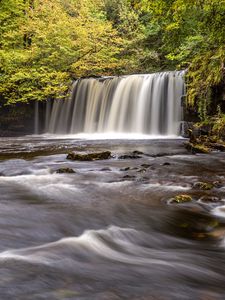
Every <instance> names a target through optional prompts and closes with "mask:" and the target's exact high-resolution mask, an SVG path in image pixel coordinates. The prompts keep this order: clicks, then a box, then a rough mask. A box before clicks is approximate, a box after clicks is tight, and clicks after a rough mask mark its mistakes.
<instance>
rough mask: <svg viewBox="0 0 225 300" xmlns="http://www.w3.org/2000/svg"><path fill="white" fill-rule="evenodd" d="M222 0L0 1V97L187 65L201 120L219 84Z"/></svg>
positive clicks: (223, 72)
mask: <svg viewBox="0 0 225 300" xmlns="http://www.w3.org/2000/svg"><path fill="white" fill-rule="evenodd" d="M224 24H225V0H220V1H218V0H55V1H51V0H0V36H1V40H0V96H1V99H2V100H1V102H7V103H14V102H17V101H23V102H27V101H30V100H46V99H48V98H64V97H66V95H67V91H68V87H69V86H70V84H71V81H72V79H73V78H77V77H80V76H89V75H114V74H127V73H149V72H155V71H161V70H170V69H175V68H178V69H186V70H187V73H186V74H187V75H186V80H187V87H188V89H187V90H188V95H187V104H188V105H189V106H197V109H198V111H199V115H200V117H201V119H207V115H208V114H209V107H210V106H211V105H212V101H214V99H213V92H212V91H213V88H214V87H215V86H218V85H221V86H223V85H225V26H224Z"/></svg>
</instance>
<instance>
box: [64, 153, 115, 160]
mask: <svg viewBox="0 0 225 300" xmlns="http://www.w3.org/2000/svg"><path fill="white" fill-rule="evenodd" d="M110 157H111V152H110V151H103V152H94V153H85V154H83V153H74V152H71V153H69V154H68V155H67V157H66V158H67V159H70V160H79V161H93V160H103V159H109V158H110Z"/></svg>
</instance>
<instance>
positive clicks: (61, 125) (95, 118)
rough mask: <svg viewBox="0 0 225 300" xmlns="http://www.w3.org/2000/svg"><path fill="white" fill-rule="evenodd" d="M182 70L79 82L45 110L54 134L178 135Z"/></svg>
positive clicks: (50, 131) (46, 125) (49, 126)
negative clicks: (67, 95) (64, 97)
mask: <svg viewBox="0 0 225 300" xmlns="http://www.w3.org/2000/svg"><path fill="white" fill-rule="evenodd" d="M183 75H184V72H163V73H155V74H148V75H130V76H123V77H111V78H99V79H95V78H89V79H81V80H78V81H76V82H75V83H74V85H73V89H72V94H71V97H70V99H69V100H66V101H62V100H55V101H54V103H53V105H52V107H49V104H48V107H47V109H46V116H45V126H43V127H45V130H46V132H48V133H53V134H86V135H88V134H107V135H112V134H114V135H127V134H128V135H130V136H132V135H134V136H140V135H145V136H157V137H158V136H173V137H174V136H178V135H179V132H180V121H181V118H182V107H181V98H182V96H183V94H184V79H183Z"/></svg>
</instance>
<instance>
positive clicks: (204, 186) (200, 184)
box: [193, 181, 214, 191]
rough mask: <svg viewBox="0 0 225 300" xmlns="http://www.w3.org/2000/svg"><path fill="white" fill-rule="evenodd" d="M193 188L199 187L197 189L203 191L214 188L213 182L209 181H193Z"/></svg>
mask: <svg viewBox="0 0 225 300" xmlns="http://www.w3.org/2000/svg"><path fill="white" fill-rule="evenodd" d="M193 188H194V189H199V190H204V191H208V190H211V189H213V188H214V184H213V183H210V182H201V181H199V182H195V183H194V184H193Z"/></svg>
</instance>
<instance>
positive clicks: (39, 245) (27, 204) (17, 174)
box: [0, 136, 225, 300]
mask: <svg viewBox="0 0 225 300" xmlns="http://www.w3.org/2000/svg"><path fill="white" fill-rule="evenodd" d="M184 142H185V141H184V140H183V139H174V140H95V141H94V140H81V139H79V140H78V139H77V140H75V139H57V138H53V137H39V136H36V137H25V138H14V139H10V138H4V139H1V140H0V150H1V155H0V159H1V162H0V193H1V202H0V216H1V218H0V222H1V227H0V234H1V235H0V238H1V243H0V251H1V252H0V266H1V268H0V275H1V277H0V299H17V300H26V299H32V300H33V299H34V300H39V299H48V300H49V299H50V300H51V299H52V300H53V299H54V300H55V299H82V300H83V299H85V300H86V299H88V300H89V299H90V300H93V299H96V300H105V299H106V300H108V299H109V300H110V299H111V300H118V299H132V300H147V299H148V300H151V299H156V300H164V299H165V300H168V299H169V300H170V299H171V300H174V299H175V300H176V299H177V300H178V299H179V300H180V299H199V300H201V299H202V300H205V299H221V300H222V299H224V297H225V293H224V289H223V284H224V280H225V273H224V268H225V171H224V170H225V158H224V153H222V152H213V153H210V154H196V155H192V154H190V153H189V152H188V151H187V150H186V149H185V147H184ZM71 152H72V153H75V154H76V155H77V154H79V155H81V156H82V157H83V155H87V154H91V155H92V158H93V154H94V153H95V154H98V155H99V153H108V154H107V155H106V154H104V155H106V156H107V157H106V156H103V157H101V158H99V156H98V155H97V157H98V159H96V155H94V158H93V159H89V160H87V159H86V160H85V159H82V160H79V159H77V158H78V157H77V156H76V157H75V158H76V159H68V154H69V153H71ZM109 152H110V154H109Z"/></svg>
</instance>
